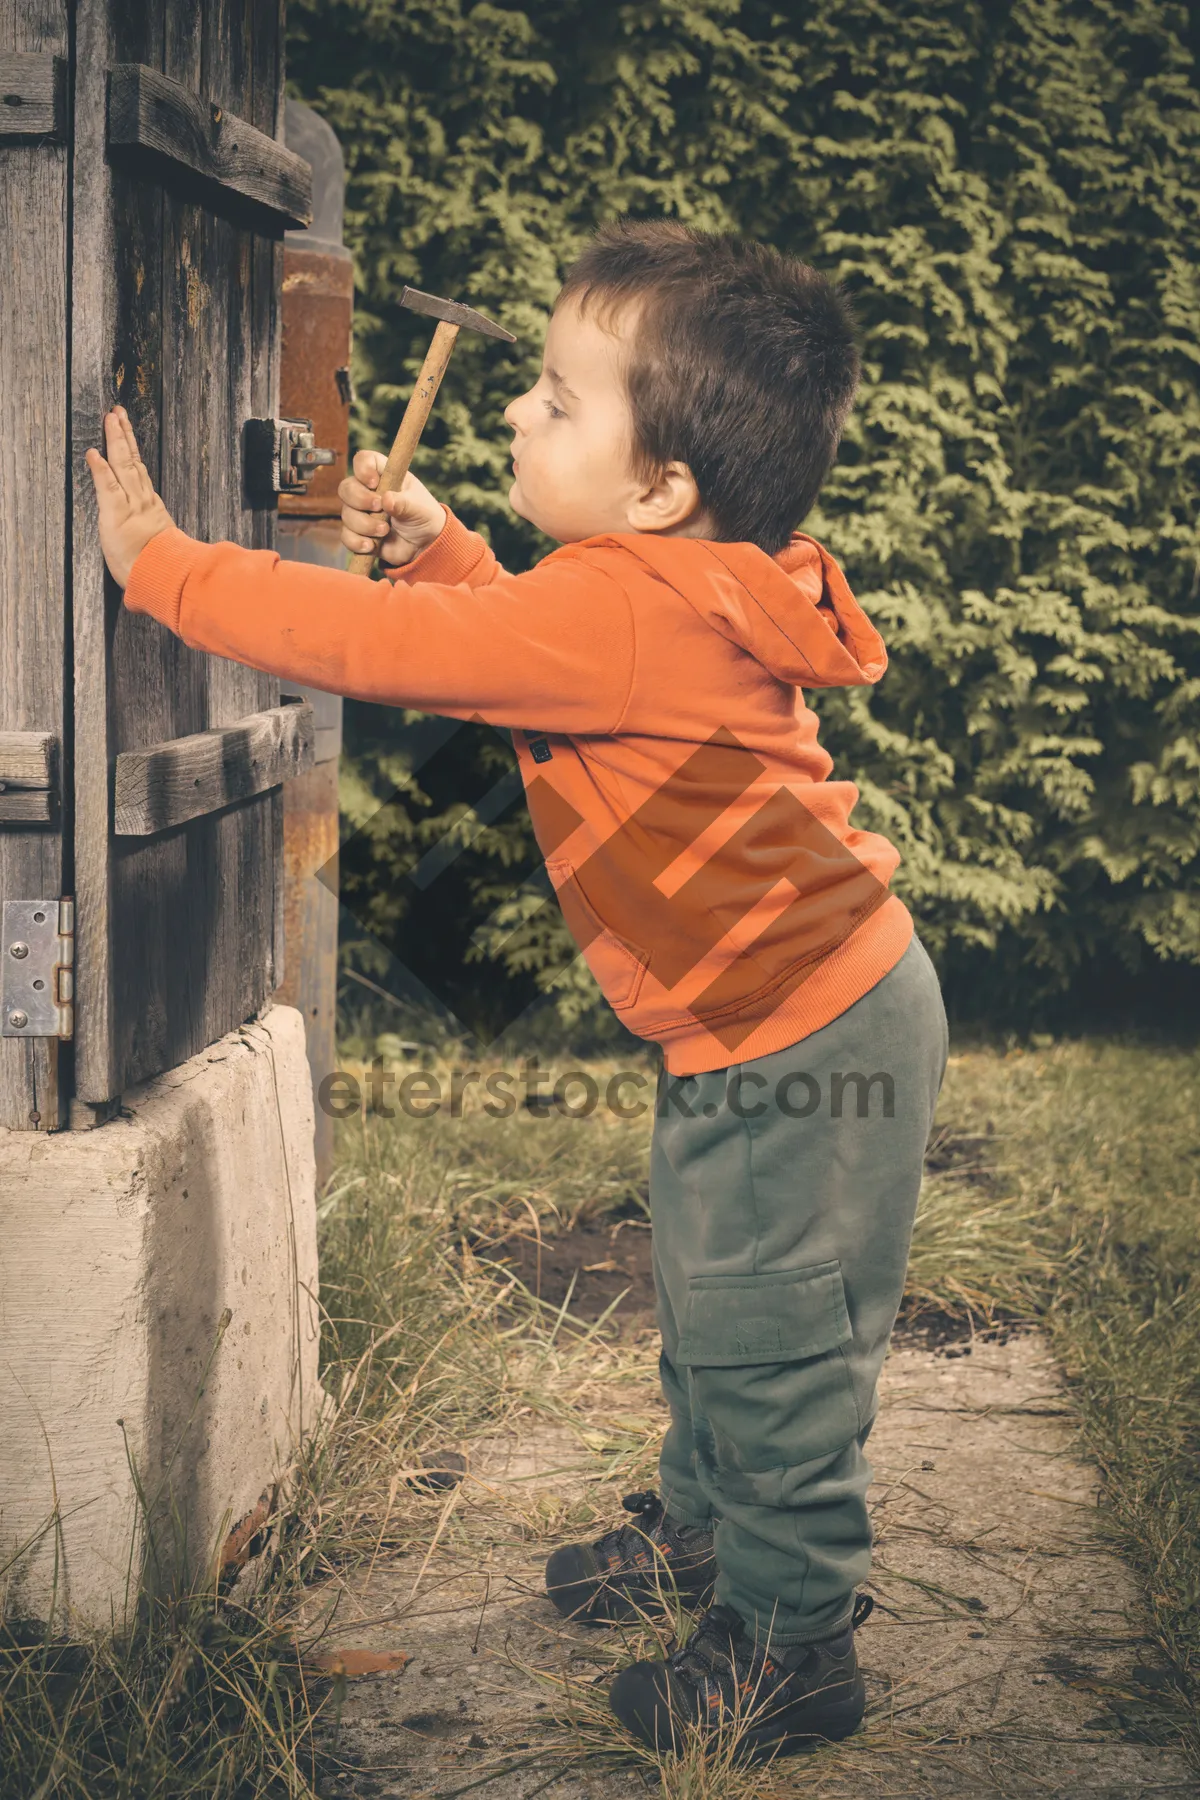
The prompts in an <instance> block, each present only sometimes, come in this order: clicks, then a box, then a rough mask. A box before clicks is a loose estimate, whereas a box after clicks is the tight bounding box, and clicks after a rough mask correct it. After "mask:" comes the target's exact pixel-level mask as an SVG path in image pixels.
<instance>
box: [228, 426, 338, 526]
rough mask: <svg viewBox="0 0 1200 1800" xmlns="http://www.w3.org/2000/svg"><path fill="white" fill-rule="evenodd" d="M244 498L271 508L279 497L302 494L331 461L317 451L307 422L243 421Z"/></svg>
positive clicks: (327, 452) (328, 452)
mask: <svg viewBox="0 0 1200 1800" xmlns="http://www.w3.org/2000/svg"><path fill="white" fill-rule="evenodd" d="M243 451H244V462H245V486H246V497H247V499H248V500H249V501H250V502H251V504H252V505H254V506H273V505H274V504H275V502H276V500H277V499H278V498H279V496H280V494H303V493H304V492H306V490H307V488H308V484H309V482H310V481H311V480H312V478H313V474H314V472H315V471H316V470H317V469H321V468H326V467H327V466H328V465H329V464H330V463H332V462H333V461H334V453H333V451H332V450H321V449H318V447H317V441H316V438H315V436H314V435H313V426H312V420H311V419H247V420H246V425H245V433H244V438H243Z"/></svg>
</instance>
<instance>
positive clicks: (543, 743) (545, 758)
mask: <svg viewBox="0 0 1200 1800" xmlns="http://www.w3.org/2000/svg"><path fill="white" fill-rule="evenodd" d="M525 742H526V743H527V744H528V745H529V753H530V755H531V756H532V757H533V760H534V762H535V763H548V762H549V761H550V758H551V756H552V754H553V752H552V751H551V749H550V745H549V743H548V742H547V739H546V734H545V732H544V731H543V732H538V733H536V734H534V733H532V732H528V731H527V732H526V733H525Z"/></svg>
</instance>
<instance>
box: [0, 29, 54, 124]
mask: <svg viewBox="0 0 1200 1800" xmlns="http://www.w3.org/2000/svg"><path fill="white" fill-rule="evenodd" d="M66 135H67V59H66V57H65V56H48V55H46V54H45V53H44V52H37V53H35V52H28V51H27V52H26V53H25V54H24V55H22V56H5V55H0V138H14V137H22V138H25V137H36V138H46V139H48V140H49V141H50V142H51V143H58V144H61V143H62V142H63V141H64V140H65V138H66Z"/></svg>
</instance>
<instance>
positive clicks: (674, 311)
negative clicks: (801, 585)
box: [556, 220, 859, 555]
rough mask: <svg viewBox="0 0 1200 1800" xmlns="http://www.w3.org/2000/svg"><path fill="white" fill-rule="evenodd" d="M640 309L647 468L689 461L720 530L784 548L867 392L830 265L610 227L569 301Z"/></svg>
mask: <svg viewBox="0 0 1200 1800" xmlns="http://www.w3.org/2000/svg"><path fill="white" fill-rule="evenodd" d="M564 299H570V300H573V301H575V303H576V304H577V305H579V306H580V308H581V309H582V310H584V311H587V310H588V309H589V308H590V306H591V303H592V300H593V299H596V300H598V301H599V302H600V305H601V308H602V312H603V316H604V319H605V321H606V322H607V321H608V320H611V319H612V318H614V317H616V316H617V315H619V314H620V313H621V312H623V311H624V310H625V308H626V306H627V305H629V304H631V303H632V304H634V305H636V306H638V308H639V316H638V321H637V325H636V328H635V329H634V330H633V331H632V332H631V333H630V341H629V353H628V359H627V363H626V368H625V379H626V385H627V388H628V393H629V402H630V409H631V411H632V414H633V429H634V456H635V472H636V473H637V474H638V475H639V476H640V475H645V476H646V478H647V479H650V478H651V477H652V476H653V474H654V473H655V472H657V471H658V470H659V469H661V468H662V467H663V465H664V464H666V463H668V462H672V461H677V462H683V463H686V464H687V466H688V468H689V469H690V470H691V472H692V475H693V478H694V479H695V482H696V486H697V487H698V489H699V491H700V499H701V501H702V503H703V505H704V507H705V508H706V510H707V511H708V512H709V513H710V514H711V516H712V518H713V521H714V524H715V527H716V536H717V537H718V538H721V539H723V540H725V541H727V542H734V541H736V542H742V543H753V544H757V545H759V547H760V548H761V549H763V550H765V551H767V553H768V554H769V555H774V554H775V552H776V551H777V550H780V549H782V548H783V546H784V544H786V543H787V541H788V538H789V537H790V536H791V534H792V532H793V530H794V529H795V527H796V526H797V525H798V524H799V523H800V521H801V520H802V519H803V518H804V516H805V514H806V513H807V512H808V511H809V510H810V508H811V507H812V504H813V502H814V501H815V500H816V497H817V494H818V493H819V491H820V487H821V483H822V482H823V481H824V479H825V476H826V474H827V472H828V470H829V466H830V464H831V463H832V461H833V459H834V455H835V454H836V451H837V446H838V440H839V438H840V437H841V434H842V428H843V426H844V425H845V422H846V416H847V414H848V413H849V411H850V407H851V404H852V402H853V399H854V392H855V389H856V387H857V386H858V374H859V358H858V351H857V349H856V347H855V342H854V320H853V315H852V313H851V310H850V304H849V301H848V300H847V298H846V296H845V295H844V294H843V293H842V291H841V289H840V288H839V287H838V286H836V285H835V283H833V282H831V281H830V280H829V279H828V278H827V277H826V276H824V275H822V274H821V273H820V271H819V270H818V269H814V268H811V267H810V266H809V265H808V264H807V263H803V262H799V261H798V260H797V259H796V258H795V257H790V256H783V255H781V254H780V253H779V251H777V250H773V249H771V248H770V247H769V246H768V245H766V244H757V243H754V242H752V241H751V240H750V239H747V238H741V237H737V236H735V235H733V234H732V233H728V234H725V233H722V234H717V233H714V232H706V231H696V230H693V229H692V228H691V227H690V226H686V225H679V224H676V223H674V222H672V221H669V220H655V221H647V222H642V223H639V222H635V221H633V220H622V221H621V222H620V223H619V224H616V225H605V226H602V227H601V229H600V230H599V231H598V232H597V233H596V236H595V238H594V239H593V240H592V242H591V243H590V244H589V245H588V247H587V249H586V250H585V251H584V252H583V254H582V256H580V257H579V259H578V261H577V262H575V263H574V264H573V265H572V267H571V268H570V269H569V270H568V272H567V277H566V280H565V282H564V283H563V287H562V290H561V292H560V294H559V296H558V301H557V302H556V305H557V304H560V303H561V302H562V301H563V300H564Z"/></svg>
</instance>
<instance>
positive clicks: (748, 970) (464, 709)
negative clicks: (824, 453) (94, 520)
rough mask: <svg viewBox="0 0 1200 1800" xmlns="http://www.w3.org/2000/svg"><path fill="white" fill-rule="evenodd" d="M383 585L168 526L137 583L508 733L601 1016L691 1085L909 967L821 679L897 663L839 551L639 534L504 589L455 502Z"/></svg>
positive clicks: (192, 618) (338, 674) (262, 658)
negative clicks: (599, 997)
mask: <svg viewBox="0 0 1200 1800" xmlns="http://www.w3.org/2000/svg"><path fill="white" fill-rule="evenodd" d="M389 574H390V575H391V579H390V580H384V581H371V580H369V579H367V578H365V577H362V576H355V575H350V574H347V573H344V572H342V571H340V570H336V569H328V568H321V567H318V566H316V565H313V564H307V563H295V562H284V561H282V560H281V559H280V558H279V556H277V555H276V553H275V552H274V551H272V550H243V549H241V548H240V547H239V546H237V545H235V544H201V543H197V542H196V541H195V540H194V539H192V538H189V537H187V536H185V534H184V533H183V532H182V531H179V530H176V529H175V528H172V529H170V530H168V531H164V532H161V533H160V534H159V535H158V536H157V537H155V538H153V539H152V540H151V541H150V543H149V544H148V545H147V546H146V548H145V549H144V550H143V551H142V553H141V555H140V556H139V557H138V559H137V562H136V563H135V565H134V568H133V573H132V575H131V577H130V581H129V586H128V588H127V589H126V592H125V604H126V606H127V607H128V608H129V609H130V610H131V611H132V612H141V613H149V614H150V615H151V616H152V617H154V618H156V619H158V620H160V621H161V623H162V624H164V625H166V626H167V627H168V628H169V629H170V630H171V631H173V632H175V633H177V635H178V636H180V637H181V638H182V639H183V641H184V642H185V643H186V644H190V645H191V646H192V647H193V648H195V649H198V650H206V651H210V652H212V653H213V654H215V655H217V656H226V657H229V658H231V659H232V660H233V661H235V662H240V663H246V664H249V665H250V666H251V667H252V668H256V669H262V670H265V671H267V672H268V673H270V674H275V675H279V676H282V677H284V678H286V679H287V680H289V681H295V682H299V683H303V684H306V685H309V686H312V687H317V688H323V689H326V690H327V691H329V692H332V693H337V694H345V695H347V696H349V697H350V698H352V699H357V700H373V701H376V702H380V703H382V704H384V705H389V706H407V707H413V708H418V709H420V710H421V711H424V712H431V713H444V714H446V715H448V716H449V717H450V718H456V719H471V718H481V719H484V720H486V721H487V722H488V723H490V724H493V725H499V726H507V727H511V728H512V729H513V742H514V744H515V746H516V751H517V757H518V761H519V763H520V769H521V774H522V777H523V779H524V782H525V790H526V794H527V797H528V800H529V809H530V814H531V817H532V820H533V828H534V832H535V834H536V836H537V840H538V844H539V846H540V848H541V850H542V853H543V855H544V856H545V858H546V868H547V871H548V873H549V876H550V879H551V881H552V883H553V885H554V888H555V890H556V892H557V897H558V901H559V904H560V905H561V907H562V910H563V914H564V916H565V918H566V921H567V924H568V925H569V926H570V928H571V931H572V933H573V935H574V937H575V939H576V941H577V942H578V943H579V945H580V948H581V949H582V951H583V953H584V956H585V957H586V959H587V962H588V965H589V967H590V968H591V969H592V972H593V973H594V975H595V977H596V980H597V981H598V983H599V984H600V987H601V988H602V990H603V992H604V994H605V996H606V998H607V999H608V1001H609V1002H610V1004H611V1005H612V1007H613V1008H614V1010H615V1011H616V1013H617V1014H618V1016H619V1017H620V1018H621V1019H622V1020H623V1021H624V1023H625V1024H626V1025H627V1026H628V1027H629V1029H630V1030H631V1031H633V1032H636V1033H637V1034H638V1035H639V1036H641V1037H645V1038H650V1039H653V1040H655V1041H657V1042H658V1043H659V1044H661V1045H662V1048H663V1053H664V1058H665V1062H666V1066H667V1069H668V1071H669V1072H670V1073H671V1074H673V1075H694V1074H699V1073H701V1072H702V1071H704V1070H706V1069H717V1068H725V1067H728V1066H730V1065H731V1064H733V1063H736V1062H744V1061H748V1060H749V1059H750V1058H752V1057H756V1056H762V1055H764V1054H766V1053H767V1052H769V1051H772V1050H781V1049H783V1048H785V1047H786V1046H787V1045H789V1044H793V1043H796V1042H797V1041H798V1040H799V1039H800V1038H803V1037H806V1036H807V1035H808V1034H809V1033H810V1032H813V1031H817V1030H819V1029H820V1027H821V1026H823V1025H826V1024H828V1023H829V1021H830V1020H831V1019H834V1018H836V1017H837V1016H838V1015H839V1014H840V1013H842V1012H844V1011H845V1010H846V1009H847V1007H850V1006H852V1005H853V1004H854V1002H855V1001H856V1000H858V999H860V998H861V997H862V995H863V994H865V993H866V992H867V990H868V989H869V988H871V987H873V986H874V985H875V983H876V982H877V981H879V980H880V979H881V978H882V977H883V976H884V975H886V974H887V972H888V970H889V969H891V968H892V967H893V966H894V965H895V964H896V963H897V962H898V961H899V959H900V957H901V956H902V954H903V953H904V950H905V949H906V948H907V945H908V942H909V939H910V937H911V935H912V929H913V926H912V919H911V917H910V915H909V913H908V911H907V909H906V907H905V906H904V904H903V902H902V901H900V900H899V899H898V898H897V897H896V896H895V895H894V894H889V893H888V882H889V880H890V879H891V876H892V873H893V871H894V870H895V868H896V865H897V863H898V862H899V860H900V858H899V854H898V852H897V851H896V850H895V849H894V848H893V847H892V845H891V844H890V843H889V842H888V841H887V839H886V838H883V837H880V836H878V835H877V834H876V833H874V832H868V831H858V830H855V829H854V828H853V827H852V826H851V824H850V813H851V809H852V808H853V806H854V804H855V802H856V801H857V799H858V790H857V788H856V787H855V786H854V784H853V782H850V781H831V780H830V779H829V776H830V772H831V770H832V760H831V758H830V757H829V756H828V754H827V753H826V752H825V751H824V750H823V749H822V748H821V746H820V745H819V744H818V742H817V720H816V717H815V715H814V714H813V713H812V712H811V711H810V710H809V709H808V707H806V706H805V704H804V699H803V694H802V689H803V688H806V687H851V686H854V685H856V684H859V683H874V682H876V681H878V680H879V678H880V676H881V675H882V674H883V672H884V669H885V668H886V667H887V656H886V654H885V651H884V647H883V642H882V640H881V639H880V637H879V634H878V632H877V631H876V630H875V628H874V627H873V626H872V624H871V623H870V621H869V620H868V618H867V617H866V615H865V614H864V613H863V611H862V609H861V608H860V607H859V605H858V603H857V602H856V601H855V599H854V596H853V595H852V594H851V592H850V589H849V587H848V585H847V583H846V579H845V577H844V575H843V574H842V572H841V570H840V569H839V567H838V565H837V564H836V563H835V562H834V560H833V558H832V557H831V556H830V555H829V554H828V552H827V551H826V550H824V549H823V548H822V547H821V545H819V544H818V543H816V542H815V541H814V540H813V539H812V538H810V537H806V536H803V535H802V534H799V533H797V534H796V536H795V537H793V539H792V541H791V543H790V544H789V545H788V546H787V548H786V549H784V550H782V551H781V552H780V553H779V555H778V556H776V557H770V556H768V555H767V554H766V553H765V552H764V551H762V550H760V549H758V548H757V547H756V546H755V545H753V544H743V543H716V542H712V541H710V540H707V539H699V538H678V537H672V538H658V537H655V536H653V535H649V534H643V533H621V534H616V535H612V536H604V537H594V538H587V539H585V540H584V541H583V542H581V543H576V544H567V545H564V546H563V548H562V549H560V550H556V551H554V552H553V554H552V555H550V556H547V557H546V558H544V560H543V561H542V562H540V563H538V564H537V566H536V567H535V568H533V569H531V570H530V571H529V573H528V574H525V575H508V574H506V573H505V572H504V571H503V570H502V569H501V567H500V565H499V564H498V562H497V561H496V558H495V557H494V556H493V555H492V553H491V551H490V550H489V549H488V547H487V545H486V544H485V543H484V541H483V539H482V538H481V537H479V536H478V534H477V533H475V532H472V531H468V530H467V529H466V528H465V527H464V526H463V525H462V524H461V523H460V522H459V520H458V519H456V518H455V517H454V515H453V514H452V513H450V512H449V510H448V509H447V519H446V526H445V529H444V530H443V532H442V534H441V536H440V537H439V538H438V539H437V541H436V542H435V543H434V544H432V545H430V546H429V548H428V549H426V550H424V551H423V552H422V553H421V554H420V555H419V556H418V557H416V558H415V559H414V560H413V561H412V562H411V563H409V564H408V565H407V566H406V567H405V568H403V569H400V570H395V571H389Z"/></svg>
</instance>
